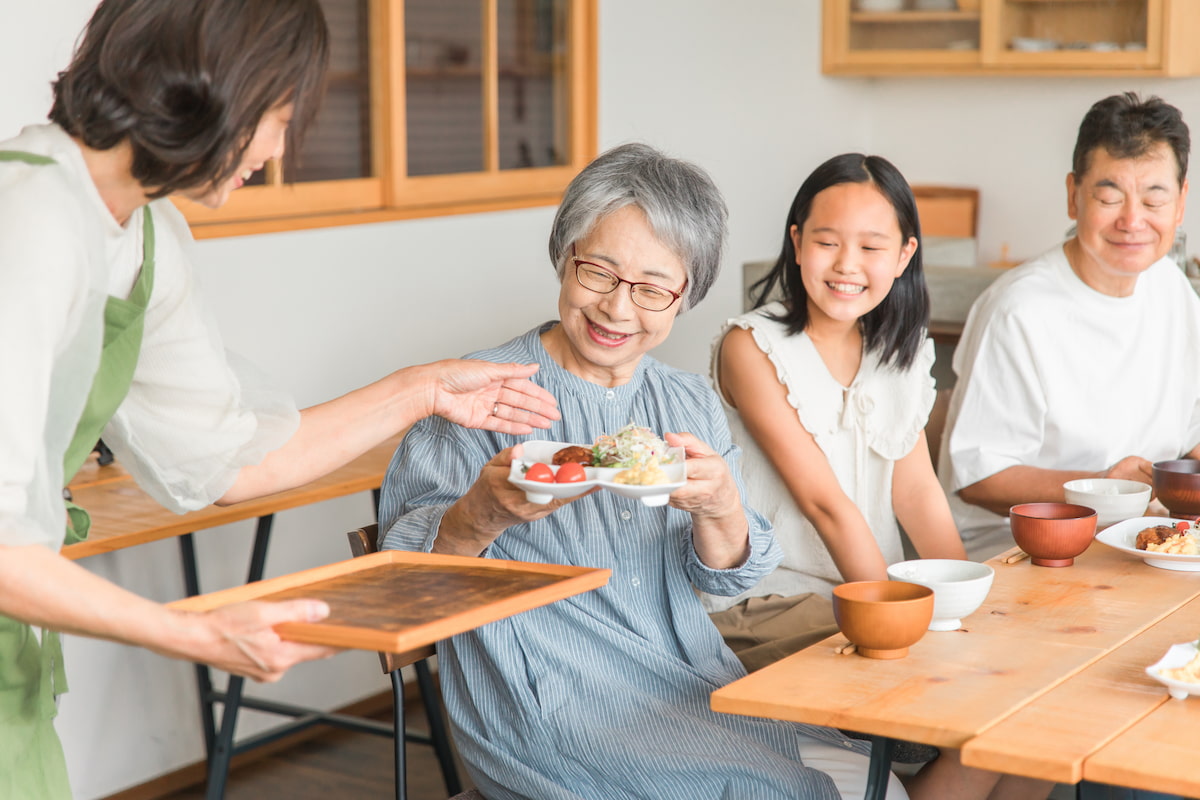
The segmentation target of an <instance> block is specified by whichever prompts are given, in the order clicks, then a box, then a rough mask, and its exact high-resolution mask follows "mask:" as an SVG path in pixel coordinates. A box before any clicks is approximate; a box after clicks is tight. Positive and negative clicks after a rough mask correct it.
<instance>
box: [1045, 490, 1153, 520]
mask: <svg viewBox="0 0 1200 800" xmlns="http://www.w3.org/2000/svg"><path fill="white" fill-rule="evenodd" d="M1063 493H1064V494H1065V495H1066V497H1067V502H1068V503H1075V504H1076V505H1081V506H1087V507H1088V508H1093V509H1095V510H1096V527H1097V528H1106V527H1108V526H1109V525H1113V524H1115V523H1118V522H1121V521H1123V520H1127V519H1133V518H1134V517H1140V516H1142V515H1143V514H1144V513H1146V506H1148V505H1150V484H1148V483H1142V482H1141V481H1125V480H1120V479H1118V478H1083V479H1081V480H1077V481H1067V482H1066V483H1064V484H1063Z"/></svg>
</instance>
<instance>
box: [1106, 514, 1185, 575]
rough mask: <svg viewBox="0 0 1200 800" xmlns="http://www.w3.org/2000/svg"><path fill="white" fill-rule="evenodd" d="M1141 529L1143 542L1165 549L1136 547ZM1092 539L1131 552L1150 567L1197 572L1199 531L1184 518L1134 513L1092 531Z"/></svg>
mask: <svg viewBox="0 0 1200 800" xmlns="http://www.w3.org/2000/svg"><path fill="white" fill-rule="evenodd" d="M1142 533H1144V534H1145V535H1144V536H1143V542H1142V544H1143V545H1145V546H1147V547H1154V546H1157V547H1166V548H1168V551H1155V550H1153V549H1149V550H1148V549H1145V547H1139V546H1138V544H1139V543H1138V534H1142ZM1096 539H1098V540H1099V541H1101V542H1103V543H1104V544H1106V545H1108V546H1109V547H1114V548H1116V549H1117V550H1122V551H1124V552H1126V553H1130V554H1132V555H1135V556H1137V557H1138V558H1141V559H1143V560H1144V561H1145V562H1146V563H1147V564H1149V565H1150V566H1152V567H1159V568H1160V569H1174V570H1180V571H1183V572H1200V531H1198V530H1197V529H1196V526H1195V524H1194V523H1192V522H1189V521H1188V520H1182V519H1172V518H1171V517H1135V518H1134V519H1127V520H1125V521H1123V522H1118V523H1116V524H1115V525H1112V526H1110V527H1108V528H1105V529H1104V530H1102V531H1100V532H1099V533H1098V534H1096ZM1171 550H1174V551H1177V552H1170V551H1171ZM1188 550H1192V551H1194V552H1187V551H1188Z"/></svg>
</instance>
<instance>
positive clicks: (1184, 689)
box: [1146, 642, 1200, 700]
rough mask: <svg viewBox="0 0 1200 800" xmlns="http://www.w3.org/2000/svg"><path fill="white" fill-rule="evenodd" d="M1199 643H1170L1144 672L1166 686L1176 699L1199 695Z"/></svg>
mask: <svg viewBox="0 0 1200 800" xmlns="http://www.w3.org/2000/svg"><path fill="white" fill-rule="evenodd" d="M1198 645H1200V643H1198V642H1184V643H1183V644H1176V645H1172V646H1171V649H1170V650H1168V651H1167V654H1166V655H1165V656H1163V657H1162V658H1160V659H1159V660H1158V661H1157V662H1156V663H1154V664H1151V665H1150V666H1148V667H1146V674H1147V675H1149V676H1150V677H1151V678H1154V680H1156V681H1158V682H1159V683H1161V684H1163V685H1164V686H1166V687H1167V692H1169V693H1170V695H1171V697H1174V698H1175V699H1176V700H1183V699H1184V698H1185V697H1187V696H1188V695H1200V647H1198Z"/></svg>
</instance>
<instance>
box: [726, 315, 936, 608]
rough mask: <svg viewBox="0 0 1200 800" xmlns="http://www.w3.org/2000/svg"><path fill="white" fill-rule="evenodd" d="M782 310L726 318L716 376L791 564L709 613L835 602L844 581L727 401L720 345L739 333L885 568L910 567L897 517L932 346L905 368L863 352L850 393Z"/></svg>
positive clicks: (750, 485) (757, 491)
mask: <svg viewBox="0 0 1200 800" xmlns="http://www.w3.org/2000/svg"><path fill="white" fill-rule="evenodd" d="M783 312H784V307H783V305H782V304H780V303H772V304H770V305H767V306H764V307H762V308H760V309H757V310H755V311H752V312H750V313H748V314H743V315H742V316H740V317H735V318H733V319H730V320H728V321H727V322H726V323H725V325H724V326H723V327H722V329H721V332H720V334H719V335H718V336H717V338H716V340H715V341H714V343H713V348H712V363H711V367H710V374H711V376H712V381H713V384H714V386H715V387H716V389H717V393H718V394H719V395H721V396H722V403H723V404H724V407H725V414H726V416H727V417H728V419H729V428H730V431H731V432H732V434H733V440H734V442H736V443H737V444H738V445H740V446H741V447H742V449H743V451H744V453H745V455H744V458H743V460H742V473H743V476H744V478H745V480H746V489H747V492H748V496H749V501H750V505H751V506H752V507H753V508H754V509H756V510H757V511H759V512H761V513H762V514H763V515H765V516H766V517H767V519H770V520H771V521H772V522H774V524H775V535H776V537H777V538H778V539H779V542H780V544H781V545H782V546H783V551H784V558H783V563H782V564H781V565H780V566H779V568H778V569H776V570H775V572H773V573H772V574H770V575H768V576H767V577H766V578H764V579H763V580H762V581H761V582H759V583H758V585H757V586H755V587H754V588H753V589H751V590H750V591H748V592H746V593H744V594H742V595H739V596H737V597H731V598H730V597H713V596H708V595H705V596H704V597H703V600H704V603H705V607H706V608H708V609H709V611H722V610H724V609H726V608H729V607H730V606H733V605H736V604H737V603H740V602H741V601H742V600H745V599H746V598H748V597H762V596H766V595H772V594H778V595H785V596H790V595H795V594H801V593H805V592H813V593H817V594H821V595H824V596H826V597H829V596H830V595H831V594H832V592H833V587H834V586H836V585H837V584H839V583H841V582H842V577H841V574H840V573H839V572H838V570H837V567H836V565H835V564H834V563H833V559H832V558H831V557H830V555H829V551H828V550H827V549H826V548H825V545H824V543H823V542H822V541H821V538H820V536H819V535H818V534H817V531H816V528H814V527H813V525H812V524H811V523H810V522H809V521H808V519H807V518H806V517H805V516H804V515H803V514H802V513H801V512H800V509H799V507H798V506H797V505H796V501H795V500H794V499H793V498H792V495H791V493H790V492H789V491H788V489H787V486H786V485H785V484H784V482H783V480H782V479H781V478H780V477H779V473H778V472H776V471H775V468H774V466H773V465H772V464H771V462H770V460H768V458H767V457H766V455H765V454H764V453H763V452H762V450H761V449H760V448H759V446H758V444H757V443H756V442H755V441H754V439H753V437H751V436H750V433H749V432H748V431H747V430H746V426H745V425H744V424H743V423H742V420H741V417H740V416H739V415H738V412H737V409H735V408H732V407H731V406H729V404H728V403H725V402H724V393H723V392H721V386H720V376H719V373H718V360H719V354H720V344H721V341H722V340H723V339H724V338H725V334H726V333H728V332H729V331H730V329H732V328H733V327H735V326H736V327H739V328H743V329H746V330H749V331H751V333H752V334H753V336H754V341H755V343H756V344H757V345H758V347H759V349H760V350H762V351H763V352H764V353H766V355H767V357H768V358H770V360H771V363H772V364H774V365H775V372H776V374H777V376H778V377H779V382H780V383H781V384H783V385H784V387H785V388H786V389H787V399H788V403H789V404H790V405H791V406H792V408H794V409H796V415H797V417H798V418H799V420H800V423H801V424H802V425H803V426H804V428H805V429H806V430H807V431H808V432H809V433H811V434H812V435H813V438H814V439H815V440H816V442H817V445H818V446H819V447H820V448H821V450H822V452H824V454H825V457H826V458H827V459H828V460H829V464H830V466H831V467H832V468H833V471H834V474H835V475H836V476H837V479H838V483H839V484H840V485H841V487H842V490H843V491H844V492H845V493H846V495H847V496H848V497H849V498H850V499H851V500H853V501H854V503H855V505H857V506H858V508H859V509H860V510H861V511H862V513H863V516H864V517H865V518H866V521H867V524H868V525H869V526H870V528H871V532H872V533H873V534H874V536H875V541H877V542H878V543H879V549H880V551H881V552H882V553H883V557H884V559H885V560H886V561H887V563H889V564H892V563H895V562H897V561H901V560H903V557H904V556H903V549H902V547H901V543H900V528H899V524H898V523H897V521H896V515H895V513H894V512H893V510H892V492H891V489H892V472H893V469H894V467H895V462H896V461H897V460H899V459H901V458H903V457H904V456H906V455H908V453H909V452H910V451H911V450H912V448H913V446H914V445H916V443H917V441H918V439H919V437H920V435H921V431H922V430H923V429H924V427H925V423H926V422H927V421H928V419H929V411H930V409H931V408H932V407H933V401H934V397H935V395H936V391H935V388H934V381H933V377H932V376H931V375H930V369H931V368H932V366H933V359H934V351H933V342H932V340H928V339H927V340H926V341H925V344H924V346H923V347H922V348H921V350H920V352H919V353H918V354H917V358H916V360H915V361H914V363H913V364H912V366H910V367H909V368H908V369H906V370H899V369H896V368H895V367H894V366H884V365H882V364H880V362H879V358H878V354H877V353H874V352H864V353H863V358H862V364H861V366H860V367H859V370H858V374H857V375H855V376H854V380H853V382H851V384H850V385H849V386H843V385H841V384H840V383H838V382H837V381H836V380H835V379H834V377H833V376H832V375H831V374H830V373H829V370H828V368H826V366H825V362H824V361H822V360H821V356H820V354H819V353H818V352H817V349H816V347H815V346H814V345H813V342H812V340H811V339H809V337H808V335H807V334H804V333H801V334H799V335H794V336H793V335H789V334H788V331H787V326H786V325H784V324H783V323H781V322H778V321H776V320H774V319H771V316H772V315H781V314H782V313H783Z"/></svg>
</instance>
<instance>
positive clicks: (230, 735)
mask: <svg viewBox="0 0 1200 800" xmlns="http://www.w3.org/2000/svg"><path fill="white" fill-rule="evenodd" d="M274 521H275V515H274V514H267V515H266V516H263V517H259V518H258V524H257V525H256V527H255V531H254V547H253V550H252V553H251V556H250V569H249V571H248V575H247V577H246V582H247V583H253V582H255V581H259V580H262V576H263V571H264V569H265V568H266V563H267V547H268V545H269V544H270V542H271V525H272V523H274ZM179 542H180V545H179V550H180V555H181V557H182V560H183V578H184V584H185V588H186V589H187V593H188V596H189V597H192V596H194V595H198V594H200V578H199V574H198V571H197V568H196V547H195V543H194V542H193V540H192V534H190V533H189V534H185V535H183V536H181V537H179ZM244 685H245V679H244V678H240V677H237V676H233V675H231V676H230V677H229V683H228V685H227V686H226V689H225V692H224V693H218V692H216V691H214V690H213V685H212V672H211V670H210V669H209V668H208V666H207V665H204V664H197V665H196V686H197V689H198V690H199V694H200V717H201V721H202V722H203V724H204V744H205V749H206V751H207V754H208V770H207V784H206V788H205V791H204V796H205V798H206V800H221V798H223V797H224V796H225V783H226V781H227V780H228V778H229V763H230V760H231V759H232V758H233V751H234V743H233V739H234V734H235V733H236V731H237V717H238V709H239V708H240V707H241V704H242V690H243V688H244ZM218 702H220V703H221V704H222V706H223V708H222V711H221V729H220V731H219V732H218V731H217V730H216V716H215V714H216V712H215V706H216V704H217V703H218Z"/></svg>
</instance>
